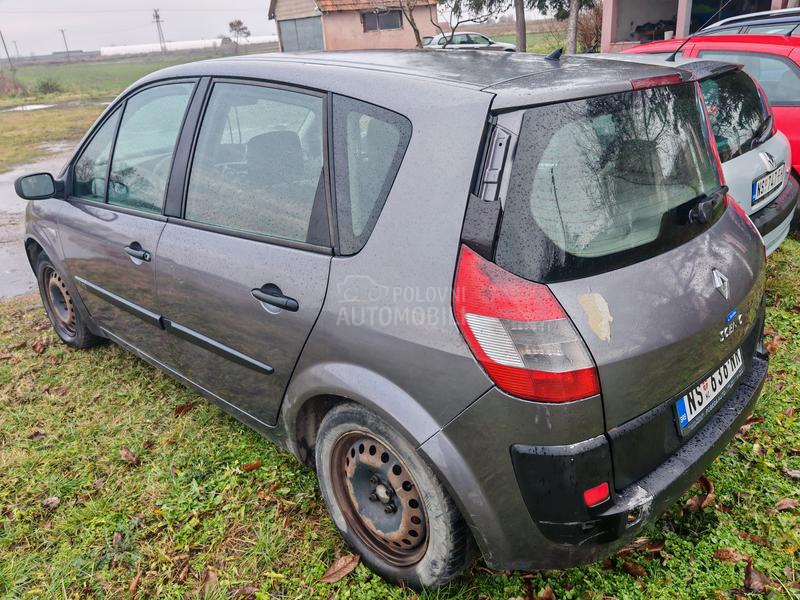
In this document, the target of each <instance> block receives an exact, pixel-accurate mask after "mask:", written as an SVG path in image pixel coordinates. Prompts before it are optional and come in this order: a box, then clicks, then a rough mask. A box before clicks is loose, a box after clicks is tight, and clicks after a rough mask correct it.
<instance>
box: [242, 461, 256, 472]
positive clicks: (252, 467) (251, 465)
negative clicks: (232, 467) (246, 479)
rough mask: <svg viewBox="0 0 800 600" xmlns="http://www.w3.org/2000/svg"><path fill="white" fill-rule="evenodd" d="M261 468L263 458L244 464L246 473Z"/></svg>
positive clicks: (243, 467)
mask: <svg viewBox="0 0 800 600" xmlns="http://www.w3.org/2000/svg"><path fill="white" fill-rule="evenodd" d="M260 468H261V459H260V458H257V459H255V460H254V461H253V462H250V463H245V464H243V465H242V471H244V472H245V473H249V472H250V471H255V470H257V469H260Z"/></svg>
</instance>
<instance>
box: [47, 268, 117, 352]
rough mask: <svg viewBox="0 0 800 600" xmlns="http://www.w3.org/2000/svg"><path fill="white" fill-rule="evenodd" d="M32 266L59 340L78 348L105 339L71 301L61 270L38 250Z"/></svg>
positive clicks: (95, 343)
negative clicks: (96, 332) (98, 334)
mask: <svg viewBox="0 0 800 600" xmlns="http://www.w3.org/2000/svg"><path fill="white" fill-rule="evenodd" d="M35 270H36V280H37V282H38V283H39V295H40V296H41V297H42V304H43V305H44V310H45V312H46V313H47V317H48V318H49V319H50V324H51V325H52V326H53V329H54V330H55V332H56V334H57V335H58V337H60V338H61V341H62V342H64V343H65V344H66V345H67V346H71V347H72V348H77V349H84V348H91V347H92V346H96V345H98V344H100V343H102V342H103V341H105V340H104V339H103V338H101V337H98V336H96V335H94V334H93V333H92V332H91V331H90V330H89V327H88V326H87V324H86V322H85V320H84V318H83V316H82V315H81V313H80V311H78V309H77V308H76V307H75V306H74V304H73V301H72V297H71V295H70V292H69V289H68V288H67V286H66V282H65V281H64V279H63V277H62V275H61V273H59V272H58V269H56V267H55V265H54V264H53V263H52V262H51V261H50V258H49V257H48V256H47V255H46V254H44V253H40V254H39V256H38V257H37V258H36V265H35Z"/></svg>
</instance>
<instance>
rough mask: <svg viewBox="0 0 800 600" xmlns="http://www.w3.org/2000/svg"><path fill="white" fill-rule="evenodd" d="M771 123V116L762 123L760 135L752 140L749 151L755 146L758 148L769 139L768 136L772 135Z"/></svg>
mask: <svg viewBox="0 0 800 600" xmlns="http://www.w3.org/2000/svg"><path fill="white" fill-rule="evenodd" d="M772 121H773V117H772V115H770V116H768V117H767V120H766V121H764V125H762V129H761V133H759V134H758V135H757V136H756V137H755V138H753V142H752V143H751V144H750V149H751V150H752V149H753V148H755V147H756V146H760V145H761V144H763V143H764V142H766V141H767V140H768V139H769V138H770V136H771V135H772Z"/></svg>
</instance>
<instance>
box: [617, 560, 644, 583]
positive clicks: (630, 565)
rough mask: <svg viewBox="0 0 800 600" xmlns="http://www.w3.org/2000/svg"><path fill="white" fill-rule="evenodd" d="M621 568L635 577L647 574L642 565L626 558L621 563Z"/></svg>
mask: <svg viewBox="0 0 800 600" xmlns="http://www.w3.org/2000/svg"><path fill="white" fill-rule="evenodd" d="M622 568H623V569H625V570H626V571H627V572H628V574H629V575H633V576H634V577H636V578H637V579H638V578H639V577H644V576H645V575H647V571H646V570H645V568H644V567H643V566H642V565H640V564H638V563H635V562H631V561H628V560H626V561H625V562H624V563H622Z"/></svg>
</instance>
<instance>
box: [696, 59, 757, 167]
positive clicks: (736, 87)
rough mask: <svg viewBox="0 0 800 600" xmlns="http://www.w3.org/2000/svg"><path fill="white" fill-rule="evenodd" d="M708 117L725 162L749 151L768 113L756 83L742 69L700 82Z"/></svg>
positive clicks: (721, 156)
mask: <svg viewBox="0 0 800 600" xmlns="http://www.w3.org/2000/svg"><path fill="white" fill-rule="evenodd" d="M700 89H701V90H702V91H703V100H704V101H705V103H706V110H707V111H708V120H709V121H710V122H711V130H712V131H713V132H714V139H715V140H716V142H717V151H718V152H719V158H720V160H721V161H722V162H727V161H729V160H731V159H732V158H736V157H737V156H739V155H740V154H744V153H745V152H747V151H749V150H750V149H751V147H752V145H753V142H754V141H755V140H756V139H757V138H758V136H760V135H761V134H762V132H763V131H764V127H765V126H766V125H767V119H768V117H769V114H768V112H767V107H766V106H765V105H764V102H763V100H762V99H761V94H759V92H758V88H757V87H756V84H755V83H754V82H753V80H752V79H750V76H749V75H747V74H746V73H744V72H742V71H731V72H728V73H725V74H724V75H720V76H719V77H714V78H712V79H706V80H704V81H701V82H700Z"/></svg>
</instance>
